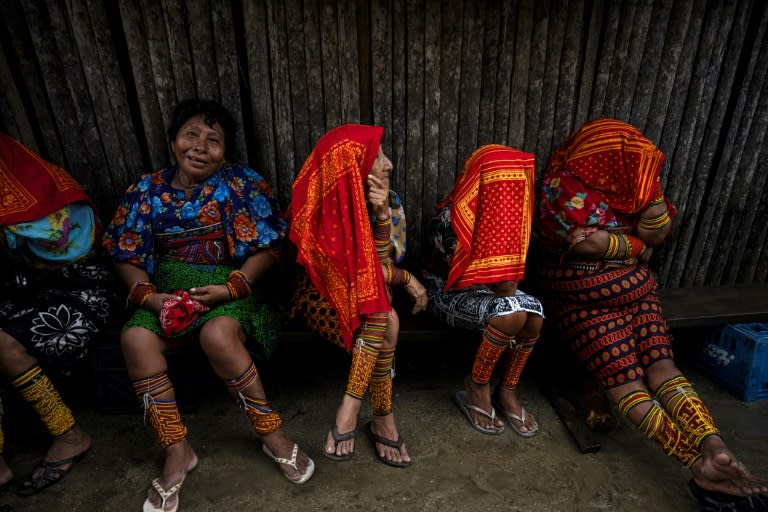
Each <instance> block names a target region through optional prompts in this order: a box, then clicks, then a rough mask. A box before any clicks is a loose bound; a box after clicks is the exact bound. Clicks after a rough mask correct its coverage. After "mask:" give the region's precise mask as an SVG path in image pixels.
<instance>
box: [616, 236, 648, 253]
mask: <svg viewBox="0 0 768 512" xmlns="http://www.w3.org/2000/svg"><path fill="white" fill-rule="evenodd" d="M621 237H622V238H623V239H624V245H626V252H625V253H624V255H625V257H626V258H627V259H633V258H637V257H638V256H639V255H640V254H642V252H643V251H645V242H643V241H642V240H640V239H639V238H637V237H636V236H632V235H625V234H622V235H621Z"/></svg>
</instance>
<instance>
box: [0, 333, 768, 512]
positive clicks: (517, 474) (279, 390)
mask: <svg viewBox="0 0 768 512" xmlns="http://www.w3.org/2000/svg"><path fill="white" fill-rule="evenodd" d="M443 341H444V344H443V345H441V344H440V342H439V341H434V342H421V343H412V344H410V345H408V344H404V345H403V346H402V347H401V348H400V350H399V351H398V356H397V370H398V374H397V378H396V381H395V390H396V394H397V396H396V409H395V410H396V415H397V417H398V421H399V426H400V429H401V433H402V435H403V437H404V438H405V440H406V442H407V445H408V447H409V450H410V452H411V454H412V455H413V456H414V459H415V461H414V464H413V466H412V467H410V468H408V469H395V468H391V467H387V466H384V465H383V464H381V463H379V462H378V461H377V460H376V459H375V456H374V452H373V449H372V447H371V445H370V443H369V442H368V440H367V439H366V438H365V436H363V435H361V436H359V437H358V444H357V450H356V453H355V457H354V458H353V459H352V460H351V461H348V462H341V463H339V462H333V461H330V460H328V459H326V458H324V457H323V456H322V454H321V453H320V451H321V445H322V442H323V439H324V437H325V434H326V432H327V429H328V428H329V427H330V424H331V422H332V421H333V416H334V413H335V410H336V407H337V404H338V399H339V398H340V396H341V393H342V390H343V385H344V374H345V371H346V368H347V360H346V358H345V357H344V355H343V352H341V351H339V350H338V349H336V348H335V347H332V346H330V345H327V344H323V343H314V342H313V343H303V342H301V343H292V344H291V345H290V346H283V347H281V349H280V350H279V351H278V353H277V354H276V356H275V357H274V358H273V360H272V362H271V363H270V365H269V369H268V370H265V371H264V380H265V382H266V384H267V387H268V391H269V393H270V397H271V400H272V402H273V404H274V405H275V406H276V407H277V408H278V409H279V410H280V411H281V412H282V413H283V417H284V420H285V426H286V429H287V431H288V432H289V434H290V435H291V436H292V437H293V438H294V440H295V441H297V442H298V443H299V444H300V446H302V448H304V449H305V450H306V451H308V452H309V453H310V455H311V456H313V457H314V459H315V461H316V463H317V471H316V474H315V477H314V478H313V479H312V480H310V481H309V482H308V483H307V484H305V485H302V486H296V485H292V484H291V483H289V482H288V481H287V480H286V479H285V478H284V477H283V476H282V475H281V473H279V471H278V469H277V466H276V465H275V464H274V463H273V462H271V461H270V460H268V459H267V458H266V456H264V455H263V454H262V452H261V450H260V446H259V443H258V441H257V439H256V436H255V435H254V434H253V433H252V432H251V431H250V430H249V427H248V422H247V420H246V418H245V417H244V415H243V414H242V413H241V412H240V411H239V410H238V409H237V408H236V407H235V406H234V405H233V403H232V402H231V401H230V400H229V399H228V398H227V396H226V394H225V392H224V389H223V386H221V385H220V384H218V383H217V382H216V381H215V380H214V379H212V377H211V374H210V373H209V372H208V371H207V370H205V371H202V372H201V374H200V379H201V381H202V382H203V384H204V385H203V388H204V392H203V393H202V395H201V404H200V407H199V409H198V411H197V412H196V413H194V414H193V413H187V414H184V420H185V422H186V424H187V425H188V427H189V429H190V437H189V439H190V441H191V443H192V445H193V446H194V448H195V449H196V451H197V454H198V455H199V457H200V464H199V466H198V468H197V469H196V470H195V471H194V472H193V473H191V474H190V475H189V477H188V478H187V481H186V483H185V485H184V487H183V490H182V492H181V506H180V510H182V511H200V512H203V511H205V512H207V511H217V512H218V511H241V510H278V511H282V510H285V511H305V510H319V511H346V510H350V511H352V510H363V509H369V510H374V509H375V510H377V511H381V512H384V511H394V510H398V511H409V510H414V511H415V510H424V511H435V512H438V511H440V512H444V511H478V510H483V511H495V510H505V511H528V510H543V511H597V510H617V511H629V512H631V511H641V510H642V511H648V510H652V511H656V512H661V511H681V512H686V511H691V512H693V511H695V510H697V506H696V503H695V502H694V500H693V498H692V497H691V495H690V494H689V492H688V490H687V487H686V482H687V480H688V478H689V472H688V470H686V469H685V468H683V467H681V466H680V465H679V464H677V463H675V462H674V461H672V460H670V459H668V458H667V457H666V456H664V455H663V454H662V453H661V451H660V450H659V449H658V448H656V447H655V446H654V445H652V444H651V443H650V442H648V441H646V440H645V439H644V438H643V437H642V436H641V435H640V433H639V432H637V431H636V430H635V429H634V428H633V427H631V426H630V425H629V424H627V423H624V422H622V423H620V424H619V427H618V428H617V429H616V430H615V431H613V432H611V433H608V434H601V435H600V436H599V437H598V439H599V441H600V443H601V445H602V448H601V449H600V451H599V452H597V453H593V454H581V453H579V451H578V450H577V448H576V445H575V444H574V442H573V441H572V439H571V437H570V435H569V433H568V431H567V430H566V429H565V427H564V426H563V424H562V423H561V421H560V420H559V419H558V416H557V414H556V413H555V411H554V409H553V408H552V406H551V405H550V403H549V401H547V400H546V398H544V396H543V394H542V393H541V392H540V390H539V388H538V387H537V386H536V385H535V384H534V382H533V378H532V375H531V373H532V371H527V373H526V374H524V375H523V382H522V384H521V388H520V393H521V395H522V397H523V398H524V401H525V405H526V407H527V408H528V409H529V410H530V411H532V412H534V413H535V414H536V415H537V417H538V419H539V422H540V424H541V431H540V433H539V434H538V435H537V436H536V437H534V438H532V439H523V438H522V437H519V436H517V435H515V434H514V433H513V432H512V431H511V430H510V429H507V431H506V432H504V433H503V434H502V435H499V436H486V435H482V434H480V433H478V432H476V431H475V430H473V429H472V428H470V427H469V425H468V423H467V422H466V420H465V419H464V417H463V416H462V415H461V414H460V413H459V411H458V409H457V408H456V406H455V405H454V403H453V401H452V396H453V394H454V393H455V391H456V390H458V389H460V386H461V382H462V379H463V376H464V374H465V372H466V371H467V369H468V365H469V364H470V363H469V361H471V357H472V354H473V351H474V344H475V340H458V339H456V340H443ZM446 344H447V345H448V346H449V350H448V352H449V353H448V354H447V355H440V354H439V352H438V349H439V348H440V347H441V346H445V345H446ZM681 367H682V368H683V369H684V370H686V371H687V373H688V375H689V377H691V378H692V380H694V382H696V383H697V384H698V389H699V392H700V393H701V395H702V396H703V397H704V399H705V401H706V402H707V403H708V404H709V406H710V407H711V409H712V411H713V413H714V416H715V418H716V420H717V421H718V423H719V425H720V427H721V429H722V431H723V435H724V437H725V438H726V440H727V441H728V442H729V443H730V446H731V448H732V449H733V450H734V451H735V452H736V453H737V454H738V455H739V456H740V457H741V458H742V460H743V461H744V462H745V463H746V464H747V465H748V466H749V467H750V468H751V469H752V471H753V472H754V473H757V474H762V475H763V476H768V400H765V401H762V402H753V403H750V404H745V403H742V402H739V401H738V400H737V399H735V398H733V397H732V396H731V395H729V394H727V393H725V392H724V391H722V390H720V389H719V388H718V387H717V386H716V385H715V384H714V383H712V382H711V381H710V380H708V379H706V378H704V377H702V376H701V375H700V374H699V373H697V372H696V371H694V370H692V369H691V368H690V367H689V366H687V365H685V364H684V361H683V362H681ZM539 371H542V370H539ZM82 392H85V391H81V393H82ZM79 398H80V399H79V400H78V399H75V400H73V401H75V402H79V403H78V404H77V405H76V406H75V407H74V409H75V413H76V416H77V418H78V419H79V422H80V424H81V425H82V426H83V428H84V429H85V430H87V431H88V432H89V433H90V434H91V435H92V436H93V439H94V445H93V448H92V450H91V452H90V453H89V454H88V456H87V457H86V459H85V460H83V461H82V462H81V463H79V464H77V465H76V467H75V468H74V470H73V471H72V473H71V474H70V475H69V476H67V478H66V479H65V480H64V481H63V482H62V483H61V484H59V485H56V486H54V487H52V488H50V489H48V490H46V491H45V492H43V493H41V494H39V495H36V496H33V497H30V498H19V497H17V496H16V495H15V493H14V492H13V490H6V491H4V492H3V494H0V504H7V505H10V506H11V507H12V509H13V510H14V511H18V512H21V511H105V512H106V511H139V510H140V509H141V503H142V501H143V499H144V496H145V492H146V489H147V487H148V485H149V483H150V481H151V479H152V478H153V477H156V476H158V474H159V469H160V464H161V462H162V458H161V452H160V450H159V449H158V448H157V447H156V446H155V445H154V441H153V437H152V435H151V433H150V431H149V429H148V428H147V427H145V426H144V425H143V423H142V419H141V416H140V415H138V414H136V415H133V414H123V415H102V414H98V413H96V412H94V411H93V410H92V409H91V408H89V407H87V406H86V404H87V403H88V400H87V399H84V397H83V396H80V397H79ZM7 412H8V414H7V417H6V419H5V421H6V422H7V423H11V424H13V422H18V421H21V420H19V418H14V417H13V414H12V413H13V411H7ZM19 415H22V416H23V414H21V412H20V413H19ZM17 416H18V415H17ZM369 417H370V408H369V407H368V406H367V404H366V406H364V408H363V414H362V417H361V423H360V424H361V425H362V424H363V423H364V422H365V421H367V420H368V419H369ZM28 419H29V421H27V424H28V426H25V427H23V428H18V427H17V428H15V429H14V428H10V427H9V428H8V429H7V430H8V432H9V434H8V438H9V439H8V442H7V444H6V456H7V458H8V461H9V463H10V464H11V467H12V468H13V469H14V471H15V472H16V475H17V476H23V475H25V474H26V473H27V472H28V471H29V470H30V469H31V468H32V466H33V465H34V463H35V462H36V460H37V459H38V458H39V457H40V456H42V454H43V453H44V450H45V448H46V443H47V439H46V437H45V435H44V433H43V432H42V430H41V429H40V428H39V427H38V426H37V424H36V422H35V421H32V420H33V418H31V417H30V418H28ZM16 425H18V423H16Z"/></svg>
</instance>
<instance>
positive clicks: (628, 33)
mask: <svg viewBox="0 0 768 512" xmlns="http://www.w3.org/2000/svg"><path fill="white" fill-rule="evenodd" d="M636 11H637V2H623V3H622V4H621V12H620V14H619V25H618V30H617V32H616V41H615V44H614V47H613V55H612V56H611V67H610V74H609V77H608V84H607V87H606V90H605V105H604V106H603V113H604V114H605V115H607V116H610V117H615V118H617V119H626V117H623V116H622V113H621V112H620V110H619V102H620V101H621V99H622V98H623V97H626V96H631V92H630V91H629V90H625V89H623V84H622V80H621V79H622V75H623V74H624V69H625V67H628V66H632V63H630V62H627V51H628V49H629V41H630V40H631V39H632V35H633V27H634V25H635V13H636Z"/></svg>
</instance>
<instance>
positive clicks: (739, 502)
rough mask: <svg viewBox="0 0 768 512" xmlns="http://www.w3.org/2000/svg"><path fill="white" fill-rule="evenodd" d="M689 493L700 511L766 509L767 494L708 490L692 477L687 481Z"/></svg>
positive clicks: (756, 510)
mask: <svg viewBox="0 0 768 512" xmlns="http://www.w3.org/2000/svg"><path fill="white" fill-rule="evenodd" d="M688 487H689V488H690V489H691V493H692V494H693V496H694V497H695V498H696V500H698V502H699V506H700V507H701V508H700V510H701V512H731V511H742V510H744V511H747V510H748V511H754V512H761V511H762V512H765V511H768V495H765V494H753V495H751V496H733V495H731V494H726V493H723V492H717V491H708V490H707V489H704V488H703V487H701V486H700V485H699V484H697V483H696V482H695V481H694V480H693V478H691V479H690V480H689V481H688Z"/></svg>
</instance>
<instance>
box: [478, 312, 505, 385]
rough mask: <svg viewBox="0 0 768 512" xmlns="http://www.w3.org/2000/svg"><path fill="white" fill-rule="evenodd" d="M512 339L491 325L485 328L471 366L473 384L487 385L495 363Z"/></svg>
mask: <svg viewBox="0 0 768 512" xmlns="http://www.w3.org/2000/svg"><path fill="white" fill-rule="evenodd" d="M513 339H514V336H512V335H511V334H507V333H505V332H502V331H500V330H499V329H497V328H495V327H494V326H492V325H491V324H488V325H487V326H486V327H485V331H483V339H482V340H481V341H480V346H479V347H478V348H477V354H475V362H474V363H473V364H472V381H473V382H474V383H475V384H488V381H489V380H491V375H492V374H493V369H494V368H495V367H496V363H497V362H498V361H499V358H500V357H501V354H502V353H503V352H504V349H505V348H506V347H507V345H509V343H510V342H511V341H512V340H513Z"/></svg>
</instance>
